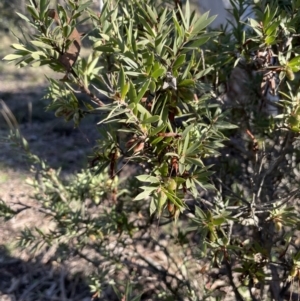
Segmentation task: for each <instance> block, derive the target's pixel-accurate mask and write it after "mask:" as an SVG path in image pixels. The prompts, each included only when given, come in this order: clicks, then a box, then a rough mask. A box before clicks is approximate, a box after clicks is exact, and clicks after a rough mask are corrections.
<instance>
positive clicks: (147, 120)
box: [142, 115, 160, 124]
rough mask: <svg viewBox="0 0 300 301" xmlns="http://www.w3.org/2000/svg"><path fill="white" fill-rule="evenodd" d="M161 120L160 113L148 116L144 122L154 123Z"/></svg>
mask: <svg viewBox="0 0 300 301" xmlns="http://www.w3.org/2000/svg"><path fill="white" fill-rule="evenodd" d="M159 120H160V117H159V116H158V115H154V116H152V117H150V118H147V119H145V120H143V121H142V124H147V123H154V122H157V121H159Z"/></svg>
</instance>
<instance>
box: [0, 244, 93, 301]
mask: <svg viewBox="0 0 300 301" xmlns="http://www.w3.org/2000/svg"><path fill="white" fill-rule="evenodd" d="M42 261H43V258H42V257H41V256H38V257H35V258H34V259H31V260H29V261H23V260H21V259H19V258H14V257H11V256H9V255H8V252H7V250H6V249H5V247H4V246H0V300H1V301H33V300H35V301H38V300H40V301H47V300H48V301H57V300H60V301H68V300H70V301H71V300H72V301H89V300H91V297H92V296H91V293H90V290H89V286H88V284H87V283H86V282H85V280H84V278H83V275H80V274H79V273H78V274H75V275H70V273H68V271H67V269H66V268H64V267H63V265H61V264H60V265H58V266H57V267H55V266H54V265H51V264H49V263H43V262H42ZM95 300H96V299H95Z"/></svg>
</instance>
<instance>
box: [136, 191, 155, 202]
mask: <svg viewBox="0 0 300 301" xmlns="http://www.w3.org/2000/svg"><path fill="white" fill-rule="evenodd" d="M150 193H151V192H149V191H143V192H141V193H140V194H138V195H137V196H136V197H135V198H134V199H133V200H134V201H140V200H144V199H146V198H148V197H149V196H150Z"/></svg>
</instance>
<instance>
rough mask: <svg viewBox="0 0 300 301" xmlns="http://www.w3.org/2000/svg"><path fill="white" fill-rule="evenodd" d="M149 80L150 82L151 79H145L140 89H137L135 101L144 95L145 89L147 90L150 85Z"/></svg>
mask: <svg viewBox="0 0 300 301" xmlns="http://www.w3.org/2000/svg"><path fill="white" fill-rule="evenodd" d="M150 82H151V79H147V80H146V81H145V82H144V84H143V86H142V88H141V89H140V91H139V94H138V95H137V97H136V102H139V101H140V100H141V99H142V98H143V97H144V95H145V93H146V91H147V90H148V87H149V85H150Z"/></svg>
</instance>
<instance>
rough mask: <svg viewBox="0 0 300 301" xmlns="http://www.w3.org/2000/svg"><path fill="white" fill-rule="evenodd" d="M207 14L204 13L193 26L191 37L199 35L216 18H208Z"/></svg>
mask: <svg viewBox="0 0 300 301" xmlns="http://www.w3.org/2000/svg"><path fill="white" fill-rule="evenodd" d="M208 15H209V12H206V13H204V14H203V15H202V16H201V17H200V18H199V19H198V21H197V22H196V23H195V24H194V25H193V30H192V32H191V37H192V36H194V35H196V34H199V33H200V32H201V31H202V30H203V29H204V28H206V27H207V26H208V25H209V24H211V23H212V22H213V21H214V20H215V19H216V17H217V16H212V17H210V18H208Z"/></svg>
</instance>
